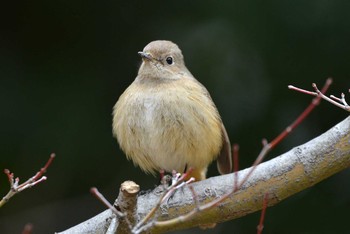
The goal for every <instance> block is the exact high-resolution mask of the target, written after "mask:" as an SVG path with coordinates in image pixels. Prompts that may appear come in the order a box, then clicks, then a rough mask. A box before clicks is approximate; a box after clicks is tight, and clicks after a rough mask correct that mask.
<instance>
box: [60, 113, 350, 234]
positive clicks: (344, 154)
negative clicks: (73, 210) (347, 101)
mask: <svg viewBox="0 0 350 234" xmlns="http://www.w3.org/2000/svg"><path fill="white" fill-rule="evenodd" d="M349 166H350V117H348V118H346V119H345V120H344V121H342V122H341V123H339V124H337V125H336V126H335V127H333V128H332V129H330V130H329V131H327V132H326V133H324V134H322V135H321V136H319V137H317V138H315V139H313V140H311V141H309V142H307V143H305V144H303V145H300V146H298V147H295V148H293V149H292V150H290V151H289V152H287V153H284V154H282V155H281V156H278V157H276V158H274V159H272V160H269V161H267V162H265V163H262V164H260V165H258V166H257V168H256V170H255V171H254V173H253V174H252V175H251V176H250V177H249V179H248V180H247V181H246V183H245V184H244V185H243V186H242V187H241V188H240V189H239V190H238V191H237V192H236V193H235V194H233V195H232V196H230V197H229V198H228V199H226V200H225V201H224V202H222V203H221V204H220V205H218V206H216V207H213V208H212V209H209V210H206V211H204V212H201V213H198V214H197V215H196V216H195V217H194V218H193V219H191V220H189V221H186V222H183V223H180V224H177V225H167V226H162V227H154V229H153V230H152V232H166V231H170V230H177V229H185V228H190V227H194V226H198V225H200V224H206V223H214V222H215V223H220V222H224V221H226V220H231V219H236V218H239V217H242V216H244V215H247V214H250V213H252V212H255V211H258V210H260V209H261V207H262V203H263V198H264V194H265V193H269V202H268V205H269V206H273V205H275V204H277V203H278V202H280V201H282V200H283V199H285V198H287V197H289V196H291V195H293V194H295V193H297V192H299V191H302V190H304V189H306V188H308V187H311V186H313V185H314V184H316V183H318V182H320V181H322V180H324V179H325V178H328V177H330V176H331V175H333V174H335V173H337V172H340V171H342V170H344V169H346V168H348V167H349ZM249 170H251V169H250V168H247V169H245V170H242V171H239V172H238V179H239V180H240V179H242V178H243V177H244V176H245V175H246V174H247V173H248V171H249ZM234 178H235V177H234V175H233V174H229V175H223V176H217V177H212V178H209V179H207V180H204V181H200V182H198V183H193V187H194V189H195V191H196V193H197V195H198V199H199V202H200V203H201V204H203V203H207V202H209V201H212V200H213V199H215V198H217V197H220V196H222V195H223V194H225V193H227V192H229V191H230V190H231V189H232V187H233V184H234ZM160 194H161V192H160V191H159V189H155V190H154V191H152V192H150V193H147V194H144V195H142V196H139V197H138V201H137V214H138V217H140V218H142V217H144V216H145V215H146V214H147V213H148V212H149V211H150V210H151V209H152V207H154V206H155V204H156V203H157V202H158V199H159V197H160ZM194 208H195V205H194V201H193V197H192V194H191V192H190V191H189V189H188V188H184V189H183V190H182V191H181V190H180V191H178V192H176V193H175V195H174V196H173V197H172V198H171V199H170V200H169V201H168V203H167V204H162V206H161V208H160V210H159V212H158V217H157V220H158V221H160V220H168V219H172V218H176V217H178V216H181V215H183V214H186V213H188V212H189V211H191V210H193V209H194ZM112 218H113V215H112V214H111V211H109V210H107V211H104V212H102V213H101V214H99V215H97V216H95V217H93V218H91V219H89V220H87V221H85V222H83V223H81V224H79V225H77V226H75V227H72V228H70V229H68V230H66V231H64V232H61V233H63V234H69V233H105V232H106V230H107V229H108V226H109V223H110V221H111V219H112Z"/></svg>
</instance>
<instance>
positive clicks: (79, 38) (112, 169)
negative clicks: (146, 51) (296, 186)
mask: <svg viewBox="0 0 350 234" xmlns="http://www.w3.org/2000/svg"><path fill="white" fill-rule="evenodd" d="M1 5H2V6H0V9H1V10H0V26H1V28H0V108H1V113H0V129H1V131H0V142H1V143H0V169H1V170H2V169H3V168H8V169H10V170H11V171H13V172H15V175H16V176H19V177H20V178H21V179H22V180H25V179H27V178H28V177H30V176H32V175H33V174H34V173H35V172H36V171H37V170H38V169H39V168H40V167H41V166H42V165H43V164H44V163H45V162H46V160H47V158H48V157H49V155H50V153H51V152H55V153H56V154H57V158H56V160H55V162H54V163H53V165H52V166H51V167H50V169H49V171H48V173H47V176H48V181H46V182H44V183H42V184H40V185H38V186H36V187H35V188H33V189H30V190H28V191H25V192H23V193H21V194H19V195H18V196H16V197H14V198H13V199H11V200H10V202H9V203H8V204H6V205H5V206H4V207H3V208H1V210H0V232H1V233H20V232H21V230H22V229H23V227H24V225H25V224H26V223H27V222H31V223H33V225H34V233H52V232H54V231H62V230H64V229H67V228H69V227H71V226H73V225H75V224H78V223H80V222H82V221H84V220H86V219H88V218H90V217H92V216H94V215H96V214H98V213H99V212H101V211H103V210H104V209H105V208H104V206H103V205H101V204H100V202H99V201H97V200H96V199H95V198H93V197H92V196H91V195H90V194H89V188H90V187H92V186H96V187H98V188H99V189H100V191H101V192H102V193H103V194H104V195H105V196H106V197H107V198H108V199H109V200H110V201H113V200H114V199H115V197H116V195H117V189H118V187H119V184H120V183H122V182H123V181H124V180H127V179H129V180H135V181H136V182H137V183H139V184H140V185H141V187H142V189H143V190H147V189H151V188H153V187H154V186H155V184H157V183H158V179H156V178H154V177H152V176H145V174H144V173H143V172H141V171H140V170H139V169H138V168H134V166H133V165H132V163H131V162H128V161H127V160H126V159H125V157H124V155H123V153H122V152H121V151H120V150H119V147H118V144H117V142H116V141H115V140H114V139H113V138H112V133H111V112H112V107H113V105H114V103H115V102H116V101H117V99H118V97H119V96H120V95H121V93H122V92H123V90H124V89H125V88H126V87H127V86H128V85H129V84H130V83H131V82H132V81H133V79H134V78H135V76H136V73H137V69H138V66H139V64H140V58H139V57H138V55H137V51H140V50H142V49H143V47H144V46H145V45H146V44H147V43H148V42H150V41H152V40H156V39H168V40H172V41H174V42H175V43H177V44H178V45H179V46H180V48H181V49H182V51H183V54H184V55H185V59H186V64H187V67H188V68H189V69H190V71H191V72H192V73H193V74H194V76H195V77H197V79H198V80H200V82H202V83H203V84H204V85H205V86H206V87H207V89H208V90H209V92H210V93H211V95H212V97H213V99H214V101H215V103H216V104H217V106H218V109H219V111H220V113H221V115H222V118H223V120H224V123H225V125H226V128H227V130H228V133H229V136H230V138H231V141H232V142H237V143H239V144H240V147H241V151H240V154H241V158H240V167H241V168H245V167H248V166H249V165H250V164H251V163H252V162H253V161H254V159H255V157H256V155H257V154H258V152H259V150H260V148H261V143H260V142H261V139H262V138H264V137H266V138H267V139H269V140H271V139H272V138H273V137H274V136H276V135H277V134H278V133H279V132H280V131H282V130H283V129H284V128H285V127H286V126H287V125H288V124H289V123H290V122H291V121H293V120H294V119H295V118H296V116H297V115H298V114H299V113H300V112H301V111H302V110H303V108H304V107H306V106H307V105H308V104H309V102H310V100H311V97H310V96H307V95H303V94H300V93H296V92H293V91H290V90H288V89H287V85H289V84H294V85H296V86H299V87H303V88H307V89H311V83H312V82H316V83H317V84H319V86H322V85H323V83H324V81H325V79H326V78H327V77H329V76H332V77H333V78H334V85H332V87H331V89H330V93H332V94H335V95H337V96H339V95H340V93H341V92H347V90H348V88H350V82H349V77H350V70H349V68H350V66H349V65H350V46H349V42H350V14H349V10H350V2H348V1H328V0H310V1H300V0H299V1H281V0H279V1H243V0H241V1H211V2H208V3H204V2H203V1H176V2H175V1H142V2H141V1H140V2H136V1H128V2H127V3H126V1H123V2H122V1H98V2H97V1H34V2H33V1H26V2H23V3H18V2H16V3H15V2H14V1H13V2H11V1H7V4H6V5H5V4H3V3H2V4H1ZM348 98H349V100H350V95H348ZM347 116H348V114H347V113H346V112H344V111H342V110H340V109H338V108H336V107H334V106H332V105H330V104H328V103H325V102H323V103H322V105H321V106H320V107H319V108H317V109H316V110H315V111H314V112H313V113H312V114H311V116H310V117H309V118H308V119H307V120H306V121H305V122H304V123H303V124H302V125H301V126H300V127H299V128H298V129H297V130H296V131H295V132H294V133H293V135H291V136H290V137H288V138H287V139H286V140H285V141H284V142H283V143H282V144H281V145H280V146H279V147H278V148H277V149H276V150H275V151H273V152H272V153H271V154H270V155H269V158H272V157H274V156H276V155H278V154H280V153H283V152H285V151H287V150H289V149H291V148H292V147H294V146H297V145H299V144H302V143H304V142H306V141H308V140H310V139H312V138H314V137H316V136H317V135H319V134H321V133H323V132H324V131H326V130H327V129H329V128H330V127H332V126H333V125H335V124H336V123H338V122H339V121H341V120H342V119H344V118H346V117H347ZM216 174H217V171H216V168H215V165H213V166H212V167H211V169H210V171H209V175H210V176H213V175H216ZM349 179H350V172H349V171H344V172H342V173H340V174H338V175H336V176H333V177H332V178H330V179H327V180H326V181H324V182H322V183H320V184H318V185H316V186H315V187H313V188H311V189H308V190H306V191H303V192H301V193H299V194H297V195H295V196H293V197H291V198H289V199H287V200H286V201H283V202H282V203H280V204H279V205H277V206H275V207H272V208H269V209H268V210H267V217H266V221H265V233H301V232H302V233H310V232H311V233H325V232H327V233H328V232H341V233H345V232H348V233H349V232H350V228H349V225H348V218H349V216H348V211H349V208H350V186H349ZM0 185H1V186H0V196H3V195H5V194H6V193H7V191H8V182H7V178H6V176H5V175H1V174H0ZM258 220H259V214H258V213H257V214H252V215H249V216H247V217H243V218H241V219H238V220H234V221H230V222H227V223H224V224H221V225H218V227H217V228H216V229H214V230H211V231H206V232H204V231H200V230H199V229H194V230H191V231H189V232H187V233H202V232H203V233H255V230H256V225H257V224H258Z"/></svg>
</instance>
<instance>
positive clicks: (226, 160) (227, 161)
mask: <svg viewBox="0 0 350 234" xmlns="http://www.w3.org/2000/svg"><path fill="white" fill-rule="evenodd" d="M221 131H222V148H221V151H220V155H219V157H218V159H217V166H218V170H219V172H220V174H228V173H231V172H232V156H231V154H232V153H231V144H230V139H229V138H228V135H227V132H226V129H225V126H224V125H223V124H221Z"/></svg>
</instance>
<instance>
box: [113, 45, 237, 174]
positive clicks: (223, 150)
mask: <svg viewBox="0 0 350 234" xmlns="http://www.w3.org/2000/svg"><path fill="white" fill-rule="evenodd" d="M138 54H139V55H140V56H141V58H142V63H141V65H140V67H139V70H138V74H137V76H136V78H135V80H134V81H133V82H132V83H131V84H130V86H129V87H128V88H127V89H126V90H125V91H124V92H123V93H122V95H121V96H120V97H119V99H118V101H117V102H116V104H115V105H114V107H113V114H112V116H113V120H112V132H113V136H114V137H115V138H116V139H117V141H118V143H119V146H120V148H121V149H122V150H123V152H124V153H125V154H126V157H127V158H128V159H131V160H132V161H133V163H134V164H135V165H136V166H139V167H140V168H141V169H142V170H143V171H144V172H146V173H148V174H149V173H150V174H153V175H155V174H156V173H157V172H159V171H162V170H164V171H166V172H172V171H174V170H175V171H177V172H187V171H188V170H189V169H190V168H191V174H190V176H191V177H193V178H194V179H195V180H196V181H200V180H204V179H206V173H207V168H208V166H209V164H210V163H211V162H212V161H214V160H215V159H217V167H218V171H219V172H220V174H227V173H230V172H231V171H232V159H231V145H230V141H229V138H228V135H227V132H226V129H225V127H224V125H223V122H222V120H221V117H220V115H219V112H218V110H217V108H216V106H215V104H214V102H213V100H212V98H211V96H210V94H209V92H208V91H207V89H206V88H205V87H204V86H203V85H202V84H201V83H200V82H199V81H198V80H197V79H195V77H194V76H193V75H192V74H191V72H190V71H189V70H188V69H187V68H186V66H185V62H184V56H183V55H182V51H181V50H180V48H179V47H178V46H177V45H176V44H175V43H173V42H171V41H167V40H156V41H152V42H150V43H149V44H147V45H146V46H145V47H144V49H143V50H142V51H140V52H138Z"/></svg>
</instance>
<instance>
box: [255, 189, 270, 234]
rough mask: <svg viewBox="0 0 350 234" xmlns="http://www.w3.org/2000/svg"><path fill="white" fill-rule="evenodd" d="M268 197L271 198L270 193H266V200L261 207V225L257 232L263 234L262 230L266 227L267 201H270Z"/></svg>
mask: <svg viewBox="0 0 350 234" xmlns="http://www.w3.org/2000/svg"><path fill="white" fill-rule="evenodd" d="M268 199H269V194H268V193H265V196H264V200H263V206H262V209H261V215H260V221H259V225H258V226H257V227H256V228H257V234H261V233H262V230H263V229H264V221H265V214H266V209H267V203H268V201H269V200H268Z"/></svg>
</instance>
